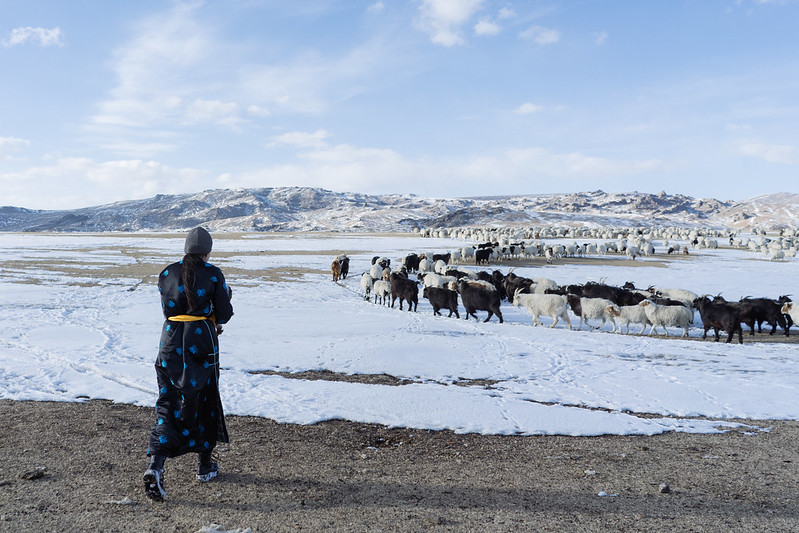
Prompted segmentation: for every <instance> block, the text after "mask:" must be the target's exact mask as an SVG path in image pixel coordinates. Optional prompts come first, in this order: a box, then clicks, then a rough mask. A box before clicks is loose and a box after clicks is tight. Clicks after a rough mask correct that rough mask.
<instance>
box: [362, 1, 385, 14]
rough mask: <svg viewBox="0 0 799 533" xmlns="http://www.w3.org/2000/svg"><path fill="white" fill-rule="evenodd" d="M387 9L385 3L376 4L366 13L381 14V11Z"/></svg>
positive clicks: (367, 9)
mask: <svg viewBox="0 0 799 533" xmlns="http://www.w3.org/2000/svg"><path fill="white" fill-rule="evenodd" d="M385 7H386V6H385V4H383V2H375V3H374V4H372V5H370V6H369V7H368V8H366V11H368V12H369V13H379V12H380V11H383V9H385Z"/></svg>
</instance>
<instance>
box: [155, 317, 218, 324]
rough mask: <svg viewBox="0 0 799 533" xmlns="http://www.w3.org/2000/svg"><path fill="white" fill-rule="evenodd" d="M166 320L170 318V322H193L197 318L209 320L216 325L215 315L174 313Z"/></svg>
mask: <svg viewBox="0 0 799 533" xmlns="http://www.w3.org/2000/svg"><path fill="white" fill-rule="evenodd" d="M167 320H171V321H172V322H195V321H197V320H210V321H211V322H213V323H214V325H216V317H214V315H211V316H196V315H175V316H171V317H169V318H168V319H167Z"/></svg>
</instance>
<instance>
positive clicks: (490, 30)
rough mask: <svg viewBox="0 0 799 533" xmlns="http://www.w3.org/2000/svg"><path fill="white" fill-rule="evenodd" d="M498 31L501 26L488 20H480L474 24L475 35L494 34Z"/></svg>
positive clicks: (500, 29)
mask: <svg viewBox="0 0 799 533" xmlns="http://www.w3.org/2000/svg"><path fill="white" fill-rule="evenodd" d="M500 31H502V28H500V26H499V24H497V23H496V22H491V21H490V20H481V21H479V22H478V23H477V24H475V25H474V34H475V35H496V34H498V33H499V32H500Z"/></svg>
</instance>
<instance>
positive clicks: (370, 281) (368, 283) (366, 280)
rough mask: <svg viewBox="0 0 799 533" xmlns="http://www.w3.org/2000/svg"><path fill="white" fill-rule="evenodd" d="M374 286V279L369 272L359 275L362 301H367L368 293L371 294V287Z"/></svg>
mask: <svg viewBox="0 0 799 533" xmlns="http://www.w3.org/2000/svg"><path fill="white" fill-rule="evenodd" d="M373 285H374V278H372V275H371V274H369V272H364V273H363V274H361V288H362V289H363V292H364V295H363V299H364V300H368V299H369V293H370V292H372V286H373Z"/></svg>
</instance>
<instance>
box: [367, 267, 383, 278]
mask: <svg viewBox="0 0 799 533" xmlns="http://www.w3.org/2000/svg"><path fill="white" fill-rule="evenodd" d="M369 275H370V276H372V279H373V280H376V279H381V278H382V277H383V267H381V266H380V265H378V264H377V263H375V264H374V265H372V266H371V267H370V268H369Z"/></svg>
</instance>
